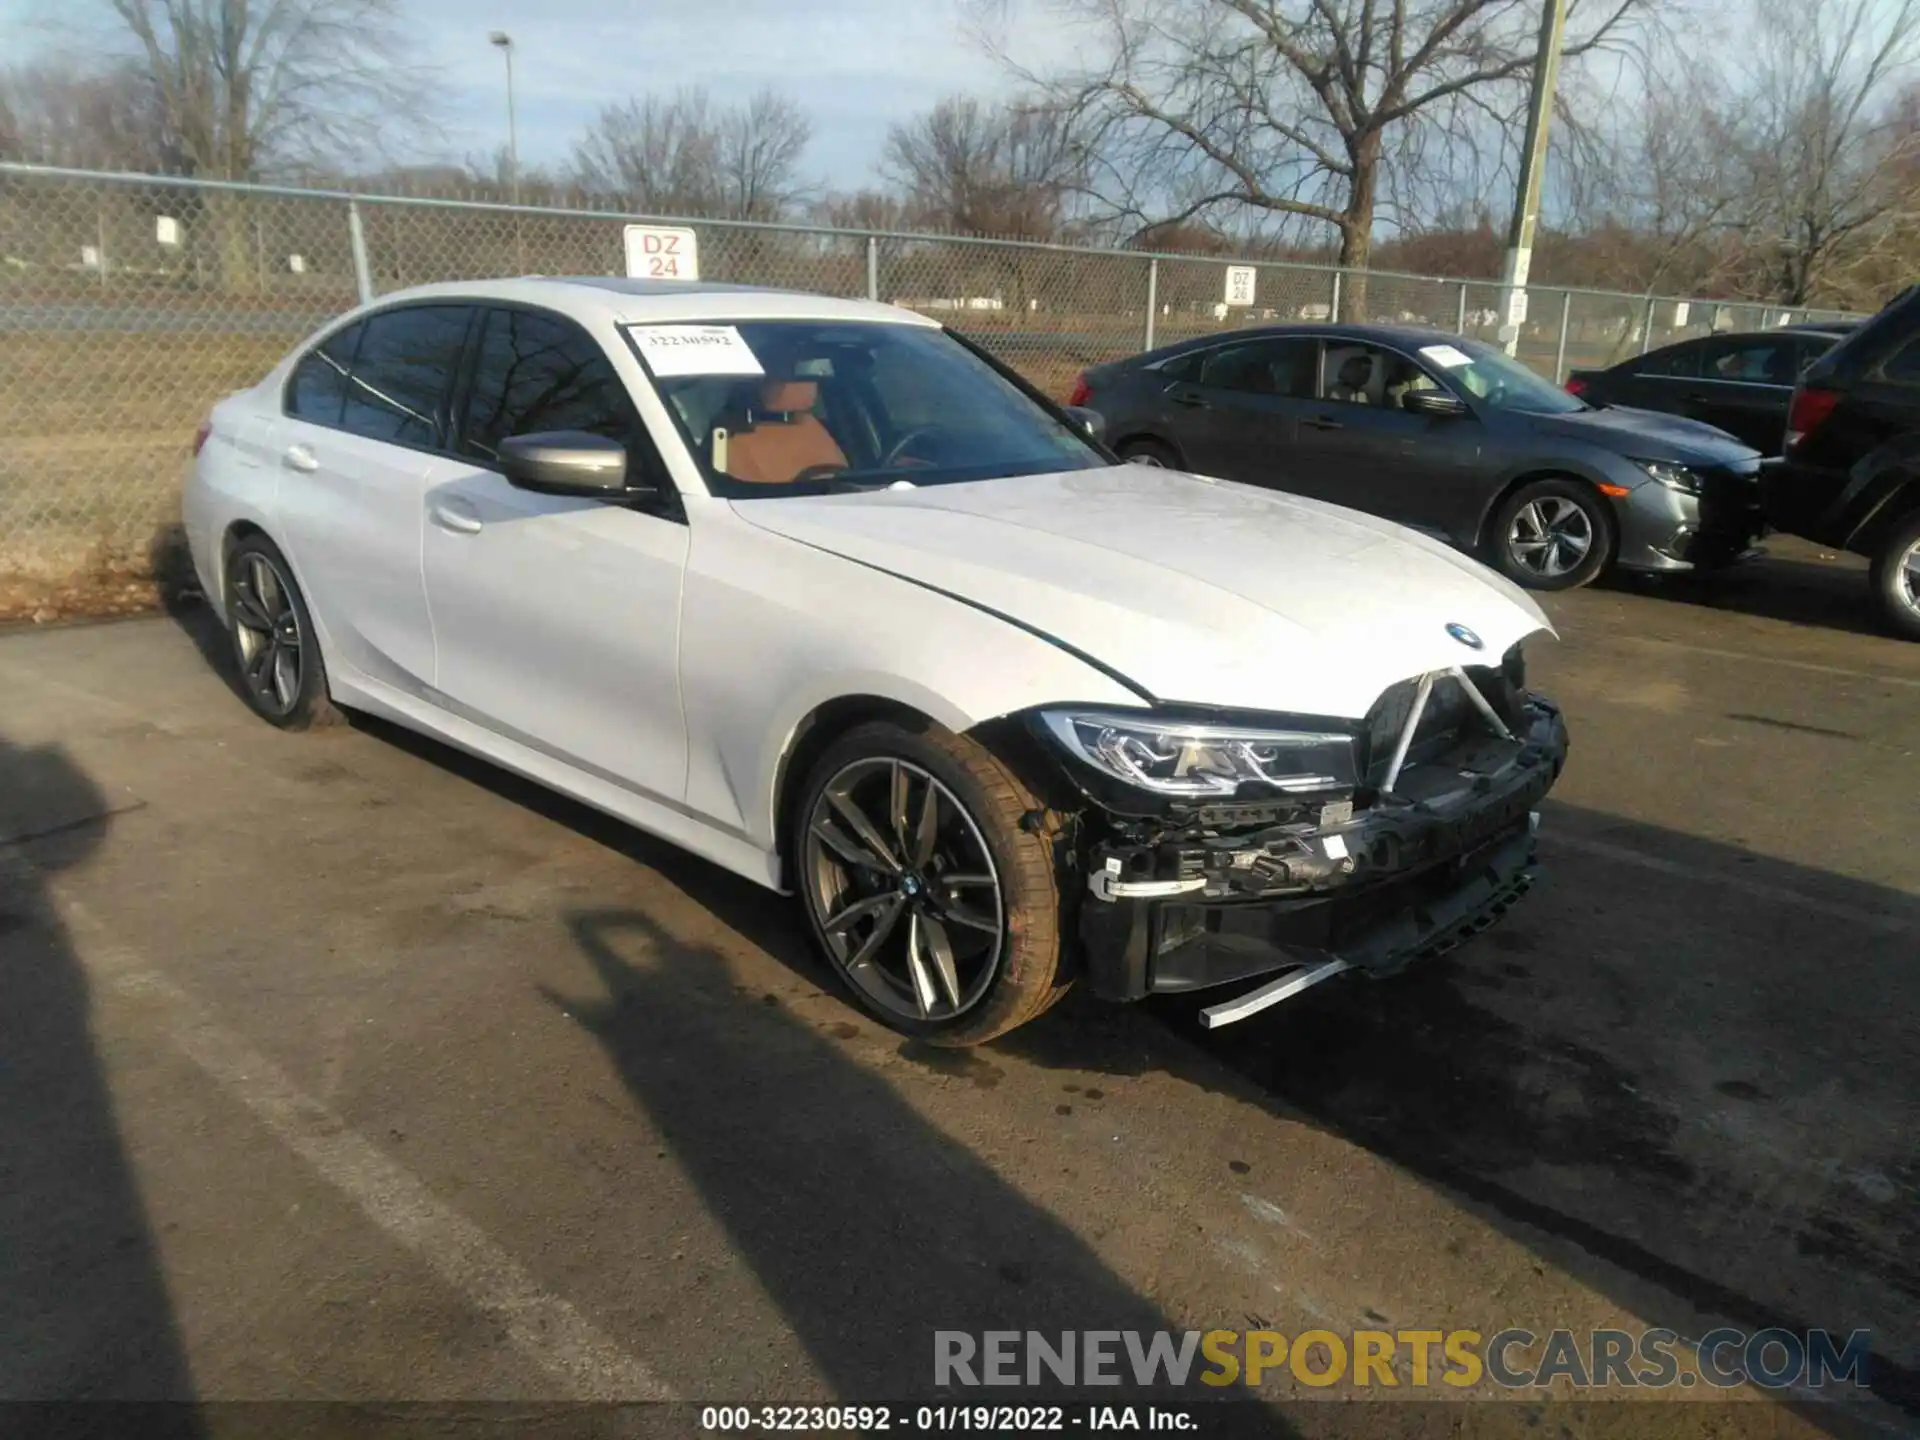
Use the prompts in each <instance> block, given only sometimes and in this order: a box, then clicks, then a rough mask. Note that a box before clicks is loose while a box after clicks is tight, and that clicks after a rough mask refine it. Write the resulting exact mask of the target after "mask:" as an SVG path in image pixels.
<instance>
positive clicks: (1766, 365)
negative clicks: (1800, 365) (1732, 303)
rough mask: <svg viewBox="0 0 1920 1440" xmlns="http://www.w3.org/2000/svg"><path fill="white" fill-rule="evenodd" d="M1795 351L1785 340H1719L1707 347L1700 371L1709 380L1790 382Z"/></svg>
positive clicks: (1758, 382)
mask: <svg viewBox="0 0 1920 1440" xmlns="http://www.w3.org/2000/svg"><path fill="white" fill-rule="evenodd" d="M1792 353H1793V347H1792V342H1791V341H1786V340H1718V341H1715V342H1714V343H1713V344H1712V345H1711V346H1710V347H1709V348H1708V350H1707V354H1706V359H1705V361H1704V363H1703V364H1702V365H1701V374H1702V375H1703V376H1704V377H1705V378H1707V379H1709V380H1733V381H1743V382H1745V383H1747V384H1752V385H1791V384H1792V383H1793V380H1794V374H1795V371H1794V366H1793V359H1792Z"/></svg>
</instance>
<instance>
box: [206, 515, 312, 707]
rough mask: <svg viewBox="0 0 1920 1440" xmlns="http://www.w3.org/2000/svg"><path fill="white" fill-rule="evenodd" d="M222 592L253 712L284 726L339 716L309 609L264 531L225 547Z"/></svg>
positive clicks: (242, 688) (242, 681)
mask: <svg viewBox="0 0 1920 1440" xmlns="http://www.w3.org/2000/svg"><path fill="white" fill-rule="evenodd" d="M225 599H226V611H227V631H228V633H229V635H230V636H231V637H232V640H233V657H234V661H235V663H236V664H237V665H238V667H239V671H240V674H239V680H240V693H241V694H242V695H243V696H244V697H245V698H246V702H247V704H249V705H251V706H252V707H253V710H254V713H255V714H256V715H258V716H259V717H260V718H261V719H263V720H265V721H267V722H268V723H270V724H273V725H278V726H280V727H281V729H283V730H305V729H308V728H310V727H312V726H316V725H325V724H329V723H331V722H333V721H335V720H337V719H339V718H340V712H339V711H337V710H335V709H334V708H333V704H332V702H331V701H330V700H329V699H328V698H327V670H326V666H325V665H324V664H323V663H322V662H321V659H320V642H319V640H318V639H317V638H316V637H315V635H314V631H313V616H312V615H311V614H310V613H309V612H308V610H307V602H306V599H305V597H303V596H302V595H301V593H300V587H299V586H298V585H296V584H294V582H293V571H292V568H291V567H290V566H289V565H288V564H287V559H286V556H284V555H282V554H281V553H280V550H279V547H278V546H276V545H275V544H274V543H273V542H272V541H271V540H269V539H267V537H266V536H264V535H249V536H247V537H246V538H245V539H243V540H241V541H239V542H238V543H237V544H235V545H234V547H233V549H232V550H230V551H229V552H228V553H227V564H226V596H225Z"/></svg>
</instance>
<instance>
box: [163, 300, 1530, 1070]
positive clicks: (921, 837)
mask: <svg viewBox="0 0 1920 1440" xmlns="http://www.w3.org/2000/svg"><path fill="white" fill-rule="evenodd" d="M1098 435H1099V426H1098V423H1097V417H1094V416H1091V415H1089V414H1086V413H1084V412H1069V411H1063V410H1060V409H1058V408H1056V407H1054V406H1053V405H1051V404H1049V403H1048V402H1047V401H1046V400H1045V399H1044V398H1043V397H1042V396H1040V395H1039V394H1038V393H1036V392H1035V391H1033V390H1032V389H1031V388H1029V387H1028V386H1027V385H1026V384H1025V383H1023V382H1022V381H1021V380H1020V379H1018V378H1017V377H1016V376H1014V375H1013V374H1012V373H1011V372H1009V371H1007V370H1006V369H1004V368H1002V367H1001V366H1000V365H998V364H997V363H996V362H994V361H993V360H992V359H990V358H989V357H987V356H986V355H984V354H982V353H980V352H979V351H977V350H975V349H974V348H972V347H971V346H969V345H968V344H967V343H966V342H965V341H963V340H961V339H960V338H958V337H956V336H955V335H953V334H951V333H949V332H947V331H946V330H943V329H942V328H941V327H940V326H939V325H937V324H935V323H933V322H930V321H928V320H926V319H924V318H922V317H920V316H918V315H914V314H911V313H908V312H906V311H904V310H897V309H893V308H891V307H889V306H885V305H877V304H868V303H862V302H854V301H846V300H833V299H825V298H821V297H817V296H811V295H802V294H791V293H782V292H778V291H769V290H751V289H738V288H731V287H725V286H688V285H685V284H675V285H663V284H658V283H652V284H650V283H646V282H637V281H627V280H611V279H571V280H562V279H522V280H503V281H490V282H478V283H472V284H455V285H435V286H428V287H424V288H420V289H415V290H409V291H405V292H403V293H399V294H394V295H389V296H386V297H384V298H382V299H381V300H379V301H377V302H376V303H374V304H372V305H369V306H366V307H364V308H362V309H360V310H357V311H355V312H353V313H351V314H348V315H346V316H344V317H342V318H341V319H340V320H339V321H337V322H336V323H334V324H332V325H330V326H329V327H327V329H326V330H324V331H323V332H321V333H320V334H318V335H316V336H315V337H313V339H312V340H310V341H309V342H308V343H307V344H304V345H302V346H301V347H300V348H299V349H298V350H296V351H295V352H294V353H293V354H292V355H290V356H288V357H287V359H286V360H284V361H283V362H282V363H281V364H280V365H279V366H278V367H276V368H275V369H274V370H273V372H272V373H271V374H269V375H268V376H267V377H266V378H265V379H264V380H262V381H261V382H260V383H259V384H258V385H256V386H254V387H253V388H252V389H250V390H245V391H242V392H240V393H239V394H236V395H233V396H230V397H229V398H228V399H226V400H224V401H222V402H221V403H220V404H219V405H218V406H217V407H216V408H215V409H214V411H213V413H212V415H211V416H210V417H209V419H208V420H207V422H206V424H205V425H204V426H203V427H202V430H201V434H200V436H199V439H198V442H197V446H196V459H195V462H194V465H193V469H192V473H191V475H190V477H189V479H188V482H187V487H186V495H185V505H184V511H185V517H186V524H187V530H188V535H189V538H190V541H191V544H192V547H193V554H194V559H195V563H196V566H197V568H198V570H199V574H200V579H201V581H202V584H203V585H204V587H205V591H206V594H207V595H208V597H209V598H210V600H211V601H212V603H213V604H214V606H215V607H216V609H217V610H218V612H219V614H220V615H221V617H222V618H223V620H224V621H225V623H226V625H227V627H228V628H229V630H230V631H231V634H232V639H233V647H234V654H235V658H236V661H237V665H238V668H239V672H240V675H241V677H242V681H243V686H242V688H243V690H244V692H245V694H246V695H247V697H248V699H249V700H250V702H251V703H252V705H253V707H254V708H255V709H256V710H257V711H258V712H259V713H260V715H261V716H262V717H264V718H265V719H267V720H268V721H271V722H272V723H273V724H276V725H281V726H285V727H288V728H299V727H302V726H306V725H310V724H313V723H315V722H317V721H320V720H322V719H325V718H328V717H330V716H332V715H333V714H335V713H337V712H336V709H335V707H341V708H345V709H350V710H356V711H366V712H371V713H373V714H377V715H381V716H384V717H386V718H387V719H389V720H393V721H397V722H398V723H400V724H402V725H406V726H411V727H413V728H415V729H417V730H421V731H425V732H427V733H428V734H431V735H434V736H436V737H438V738H440V739H441V740H444V741H446V742H448V743H450V744H453V745H456V746H459V747H460V748H462V749H464V750H468V751H471V752H473V753H475V754H477V755H480V756H483V757H485V758H486V759H488V760H490V761H493V762H495V763H497V764H499V765H502V766H504V767H506V768H508V769H511V770H514V771H517V772H519V773H520V774H522V775H525V776H528V777H531V778H532V779H534V780H537V781H539V782H541V783H542V784H545V785H548V786H551V787H552V788H554V789H555V790H559V791H563V792H565V793H566V794H568V795H571V796H574V797H576V798H578V799H580V800H582V801H585V802H586V803H587V804H589V805H593V806H596V807H598V808H600V809H602V810H605V811H608V812H610V813H612V814H613V815H616V816H618V817H620V818H621V819H623V820H626V821H628V822H630V823H632V824H634V825H636V826H639V827H640V828H642V829H644V830H647V831H650V832H652V833H654V834H656V835H659V836H662V837H664V838H666V839H667V840H669V841H672V842H673V843H675V844H677V845H680V846H683V847H685V848H686V849H688V850H691V851H693V852H694V853H696V854H698V855H701V856H704V857H706V858H707V859H708V860H711V861H712V862H714V863H715V864H718V865H722V866H725V867H726V868H727V869H729V870H734V871H737V872H739V873H740V874H742V875H745V876H748V877H749V878H751V879H753V880H756V881H758V882H759V883H761V884H763V885H766V886H768V887H769V888H772V889H775V890H782V891H797V892H799V896H800V903H801V909H802V912H803V914H804V916H805V921H806V923H807V925H808V927H809V928H810V930H811V932H812V935H813V939H814V941H815V943H816V945H817V946H818V948H819V950H820V952H821V954H822V956H823V957H824V958H825V960H826V962H827V964H828V965H830V966H831V967H832V969H833V970H834V972H835V973H836V975H837V976H838V977H839V978H840V979H841V980H842V981H843V982H844V983H845V985H846V987H847V989H848V991H849V992H850V993H851V994H852V996H853V997H854V999H855V1000H857V1001H858V1002H859V1003H860V1004H861V1005H863V1006H865V1007H866V1008H867V1009H868V1010H869V1011H871V1012H872V1013H873V1014H874V1015H875V1016H877V1017H878V1018H879V1019H881V1020H882V1021H884V1022H885V1023H887V1024H888V1025H891V1026H893V1027H895V1028H896V1029H898V1030H900V1031H903V1032H905V1033H906V1034H909V1035H913V1036H917V1037H920V1038H923V1039H926V1040H929V1041H933V1042H936V1043H943V1044H955V1045H964V1044H973V1043H977V1042H979V1041H982V1040H986V1039H989V1038H990V1037H992V1036H995V1035H998V1034H1000V1033H1002V1032H1004V1031H1006V1030H1008V1029H1010V1028H1012V1027H1013V1026H1015V1025H1019V1024H1021V1023H1022V1022H1024V1021H1027V1020H1029V1019H1032V1018H1033V1017H1034V1016H1036V1015H1038V1014H1039V1013H1040V1012H1041V1011H1042V1010H1044V1009H1046V1008H1047V1006H1048V1005H1050V1004H1051V1003H1053V1001H1054V1000H1055V999H1057V998H1058V997H1059V996H1060V995H1061V994H1062V993H1063V992H1064V991H1065V989H1066V988H1067V986H1068V985H1069V984H1071V983H1073V982H1074V981H1075V980H1076V979H1079V980H1083V981H1084V982H1085V983H1086V984H1087V985H1089V986H1090V987H1091V988H1092V989H1093V990H1094V991H1096V992H1097V993H1098V994H1100V995H1102V996H1104V997H1107V998H1110V999H1114V1000H1134V999H1139V998H1141V997H1143V996H1145V995H1148V994H1150V993H1156V992H1166V991H1191V990H1200V989H1212V988H1214V987H1220V988H1219V989H1218V990H1216V994H1218V995H1222V996H1224V997H1225V998H1224V999H1222V1000H1221V1001H1220V1003H1217V1004H1214V1005H1212V1006H1211V1007H1210V1008H1208V1009H1207V1010H1206V1011H1204V1012H1203V1014H1204V1015H1205V1016H1206V1017H1207V1019H1208V1021H1209V1023H1225V1022H1226V1021H1230V1020H1235V1019H1239V1018H1241V1017H1242V1016H1244V1015H1246V1014H1250V1013H1252V1012H1253V1011H1255V1010H1257V1009H1259V1008H1261V1007H1263V1006H1265V1005H1268V1004H1271V1003H1273V1002H1275V1001H1277V1000H1280V999H1284V998H1286V997H1287V996H1289V995H1291V994H1294V993H1297V992H1298V991H1299V990H1301V989H1303V988H1305V986H1307V985H1310V984H1313V983H1316V982H1317V981H1319V980H1321V979H1324V978H1327V977H1328V976H1331V975H1334V974H1337V973H1339V972H1341V971H1343V970H1348V969H1357V970H1361V971H1363V972H1366V973H1370V974H1375V975H1380V974H1390V973H1392V972H1394V971H1395V970H1397V969H1399V968H1400V967H1402V966H1403V965H1405V964H1407V963H1408V962H1410V961H1412V960H1415V959H1418V958H1421V957H1423V956H1427V955H1431V954H1435V953H1438V952H1440V951H1443V950H1445V949H1448V948H1450V947H1451V946H1452V945H1454V944H1456V943H1458V941H1459V940H1460V939H1461V938H1463V937H1464V936H1466V935H1468V934H1471V933H1473V932H1474V931H1476V930H1479V929H1481V928H1483V927H1484V926H1486V925H1487V924H1489V923H1491V922H1492V920H1493V919H1494V918H1496V917H1497V916H1498V915H1499V914H1500V913H1501V912H1502V911H1503V910H1504V909H1505V908H1506V907H1507V905H1508V904H1509V903H1511V901H1512V900H1513V899H1514V898H1516V897H1517V896H1518V895H1519V894H1520V893H1521V892H1522V891H1523V890H1524V889H1525V888H1526V886H1527V885H1528V883H1529V881H1530V879H1531V875H1532V865H1533V853H1534V846H1533V829H1534V825H1535V822H1536V818H1537V816H1536V811H1535V807H1536V806H1537V804H1538V802H1539V800H1540V798H1541V796H1542V795H1544V794H1545V793H1546V792H1547V790H1548V789H1549V787H1550V786H1551V785H1552V784H1553V782H1554V780H1555V779H1556V778H1557V776H1558V774H1559V772H1560V767H1561V764H1562V762H1563V760H1564V757H1565V754H1566V744H1567V740H1566V730H1565V727H1564V725H1563V724H1562V722H1561V720H1560V717H1559V715H1558V712H1557V711H1556V710H1555V709H1554V708H1553V707H1552V706H1551V705H1549V704H1548V703H1547V702H1545V701H1543V700H1541V699H1540V698H1539V697H1537V696H1535V695H1533V694H1531V693H1530V692H1528V691H1527V689H1526V688H1525V680H1524V669H1523V661H1522V656H1521V643H1522V641H1523V640H1525V639H1526V637H1528V636H1529V635H1531V634H1533V633H1535V632H1538V631H1541V630H1543V629H1545V628H1546V622H1545V619H1544V617H1543V616H1542V615H1541V613H1540V611H1539V609H1538V608H1537V607H1536V606H1535V605H1534V603H1533V602H1532V601H1531V600H1530V599H1529V598H1528V597H1527V596H1526V595H1524V594H1523V593H1522V592H1520V591H1519V590H1517V589H1516V588H1515V587H1513V586H1512V585H1510V584H1508V583H1507V582H1506V581H1504V580H1502V579H1500V578H1498V577H1497V576H1495V575H1494V574H1493V573H1492V572H1491V571H1488V570H1486V569H1484V568H1483V567H1481V566H1480V565H1479V564H1477V563H1475V562H1474V561H1472V560H1468V559H1465V558H1463V557H1461V556H1460V555H1457V554H1455V553H1454V552H1452V551H1450V550H1448V549H1447V548H1445V547H1443V546H1441V545H1439V544H1438V543H1435V542H1431V541H1428V540H1426V539H1423V538H1421V537H1419V536H1417V535H1414V534H1413V533H1411V532H1409V531H1406V530H1403V529H1400V528H1399V527H1397V526H1394V525H1390V524H1387V523H1385V522H1382V521H1378V520H1373V519H1369V518H1366V517H1364V516H1361V515H1358V514H1354V513H1351V512H1349V511H1346V510H1342V509H1339V508H1336V507H1334V506H1330V505H1325V504H1320V503H1317V502H1314V501H1310V500H1304V499H1299V498H1295V497H1291V496H1286V495H1281V494H1276V493H1272V492H1268V491H1263V490H1256V489H1251V488H1247V487H1243V486H1240V485H1235V484H1230V483H1225V482H1221V481H1218V480H1212V479H1207V478H1203V477H1199V476H1192V475H1184V474H1178V473H1174V472H1170V471H1166V470H1161V469H1148V468H1144V467H1141V466H1135V465H1124V464H1119V463H1117V462H1116V461H1115V460H1114V458H1113V456H1112V455H1111V454H1110V453H1109V452H1108V451H1106V450H1105V449H1104V448H1103V447H1102V445H1101V443H1100V440H1099V438H1098Z"/></svg>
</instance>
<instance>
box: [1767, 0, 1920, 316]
mask: <svg viewBox="0 0 1920 1440" xmlns="http://www.w3.org/2000/svg"><path fill="white" fill-rule="evenodd" d="M1757 9H1758V19H1759V24H1758V27H1757V37H1756V39H1757V45H1756V51H1755V55H1756V58H1755V61H1754V64H1753V67H1752V73H1751V76H1750V86H1749V93H1748V94H1747V95H1746V96H1745V97H1744V100H1743V104H1742V113H1743V117H1744V124H1743V130H1744V135H1743V138H1744V140H1745V144H1744V146H1743V147H1742V148H1743V168H1744V169H1745V172H1746V173H1745V175H1744V177H1743V180H1744V183H1743V186H1742V190H1743V192H1744V194H1743V199H1744V203H1745V206H1746V211H1747V213H1746V215H1745V217H1744V218H1745V221H1746V226H1747V232H1748V235H1747V239H1748V245H1749V246H1750V248H1751V249H1752V250H1753V252H1754V257H1755V261H1756V263H1757V264H1758V265H1759V266H1760V267H1761V269H1762V274H1763V275H1764V277H1765V280H1766V283H1767V285H1768V288H1769V289H1770V290H1771V291H1772V293H1773V296H1774V298H1776V299H1778V300H1780V301H1781V302H1783V303H1785V304H1790V305H1801V304H1805V303H1807V301H1809V300H1811V299H1812V298H1813V297H1814V295H1815V294H1816V292H1818V291H1819V290H1820V289H1821V288H1822V287H1823V286H1824V285H1827V284H1829V283H1830V282H1831V281H1832V280H1833V279H1834V278H1835V276H1836V272H1838V271H1840V270H1841V269H1843V268H1844V267H1846V266H1848V265H1849V264H1853V263H1857V262H1858V261H1860V260H1862V259H1863V258H1865V257H1867V256H1869V255H1871V254H1872V253H1873V252H1874V250H1875V249H1876V248H1877V247H1878V246H1879V245H1880V244H1882V243H1884V242H1885V241H1887V240H1888V239H1889V237H1890V235H1891V234H1892V229H1891V227H1890V226H1889V225H1888V224H1887V223H1886V222H1887V221H1888V220H1889V219H1890V218H1892V217H1893V216H1894V215H1895V213H1896V212H1897V211H1898V210H1899V209H1900V208H1901V207H1903V206H1905V205H1909V204H1910V203H1911V201H1912V191H1911V189H1910V188H1909V186H1908V184H1907V183H1905V182H1906V181H1908V180H1910V178H1911V174H1910V169H1911V164H1912V162H1913V160H1914V159H1915V157H1916V154H1920V150H1917V149H1916V139H1917V137H1916V136H1915V133H1914V130H1913V128H1912V127H1911V125H1909V124H1907V123H1906V119H1905V116H1904V113H1903V110H1902V107H1901V104H1900V102H1901V99H1902V98H1903V97H1902V93H1901V91H1902V87H1903V85H1904V83H1905V82H1906V81H1908V80H1910V79H1911V78H1912V75H1913V70H1914V64H1915V61H1916V59H1920V5H1916V0H1824V3H1822V4H1819V5H1801V4H1796V3H1793V0H1757Z"/></svg>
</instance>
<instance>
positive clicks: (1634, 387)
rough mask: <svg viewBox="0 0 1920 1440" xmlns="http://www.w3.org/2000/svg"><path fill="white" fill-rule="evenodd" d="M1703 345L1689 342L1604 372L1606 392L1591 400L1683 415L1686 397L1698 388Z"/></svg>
mask: <svg viewBox="0 0 1920 1440" xmlns="http://www.w3.org/2000/svg"><path fill="white" fill-rule="evenodd" d="M1705 345H1706V342H1705V341H1704V340H1688V341H1686V342H1684V343H1682V344H1679V345H1668V346H1666V347H1664V348H1663V349H1659V350H1652V351H1649V352H1648V353H1647V354H1645V355H1642V356H1640V357H1639V358H1638V359H1635V360H1629V361H1627V362H1626V363H1625V364H1622V365H1616V366H1614V367H1613V369H1611V370H1609V371H1607V372H1606V376H1607V385H1606V387H1605V390H1604V391H1603V393H1601V394H1600V395H1598V396H1596V397H1594V398H1596V399H1598V400H1601V401H1604V402H1605V403H1607V404H1609V405H1627V406H1632V407H1634V408H1637V409H1640V410H1661V411H1665V412H1666V413H1667V414H1669V415H1684V414H1686V413H1687V409H1686V407H1687V396H1688V395H1689V394H1690V393H1691V392H1692V391H1693V390H1694V389H1696V388H1698V386H1697V382H1698V381H1699V379H1700V355H1701V351H1702V349H1703V348H1704V347H1705Z"/></svg>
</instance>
